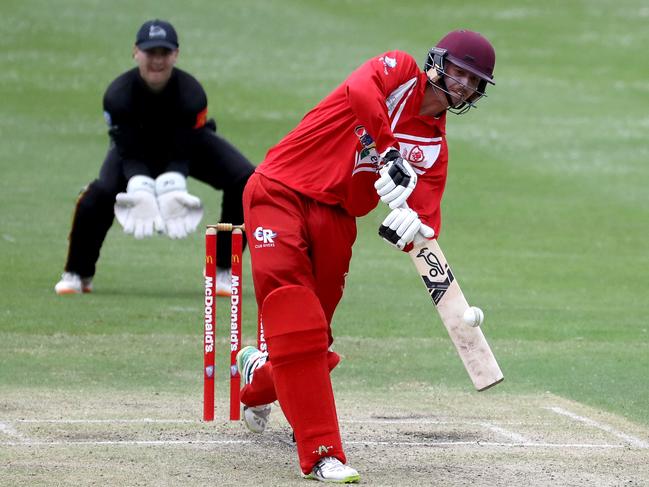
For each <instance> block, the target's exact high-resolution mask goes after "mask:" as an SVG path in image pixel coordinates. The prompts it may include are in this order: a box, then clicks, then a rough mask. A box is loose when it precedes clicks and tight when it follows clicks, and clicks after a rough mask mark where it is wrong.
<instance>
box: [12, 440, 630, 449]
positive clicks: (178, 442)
mask: <svg viewBox="0 0 649 487" xmlns="http://www.w3.org/2000/svg"><path fill="white" fill-rule="evenodd" d="M252 443H258V442H256V441H252V440H114V441H111V440H106V441H24V442H0V446H23V447H24V446H70V447H71V446H101V445H115V446H175V445H249V444H252ZM345 444H347V445H363V446H387V447H392V446H395V445H396V446H402V447H429V448H434V447H453V446H476V447H500V448H584V449H587V448H593V449H620V448H625V446H624V445H608V444H590V443H525V442H523V443H503V442H494V441H346V442H345Z"/></svg>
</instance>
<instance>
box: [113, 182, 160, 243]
mask: <svg viewBox="0 0 649 487" xmlns="http://www.w3.org/2000/svg"><path fill="white" fill-rule="evenodd" d="M115 217H116V218H117V221H118V222H119V223H120V224H121V225H122V227H124V233H128V234H129V235H133V236H134V237H135V238H137V239H141V238H144V237H150V236H152V235H153V233H154V232H159V231H162V230H163V229H164V222H163V221H162V217H161V216H160V210H159V209H158V202H157V201H156V198H155V181H153V178H150V177H149V176H142V175H137V176H133V177H132V178H131V179H129V180H128V184H127V185H126V193H118V194H117V196H116V197H115Z"/></svg>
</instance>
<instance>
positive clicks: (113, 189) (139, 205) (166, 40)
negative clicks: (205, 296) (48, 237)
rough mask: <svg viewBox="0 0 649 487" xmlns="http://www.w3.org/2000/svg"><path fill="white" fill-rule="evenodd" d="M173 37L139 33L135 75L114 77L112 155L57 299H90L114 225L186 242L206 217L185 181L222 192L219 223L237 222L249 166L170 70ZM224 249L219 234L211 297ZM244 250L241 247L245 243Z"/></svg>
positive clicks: (193, 90) (225, 290) (108, 115)
mask: <svg viewBox="0 0 649 487" xmlns="http://www.w3.org/2000/svg"><path fill="white" fill-rule="evenodd" d="M178 48H179V44H178V36H177V34H176V30H175V29H174V28H173V26H172V25H171V24H170V23H169V22H165V21H162V20H150V21H148V22H145V23H144V24H143V25H142V27H140V29H139V30H138V32H137V35H136V39H135V46H134V47H133V58H134V59H135V62H136V63H137V67H135V68H133V69H131V70H129V71H126V72H125V73H123V74H121V75H120V76H118V77H117V78H116V79H115V80H114V81H113V82H112V83H111V84H110V85H109V86H108V89H107V90H106V93H105V95H104V101H103V105H104V117H105V119H106V123H107V124H108V127H109V130H108V133H109V135H110V146H109V149H108V154H107V155H106V159H105V160H104V163H103V165H102V167H101V169H100V171H99V177H98V178H97V179H95V180H94V181H92V182H91V183H90V184H89V185H88V186H87V187H86V188H85V189H84V191H83V192H82V193H81V195H80V196H79V198H78V200H77V205H76V208H75V212H74V218H73V221H72V229H71V231H70V235H69V248H68V257H67V261H66V263H65V272H64V273H63V275H62V277H61V280H60V281H59V282H58V283H57V284H56V286H55V291H56V292H57V293H58V294H77V293H82V292H90V291H91V290H92V279H93V276H94V275H95V265H96V263H97V260H98V259H99V252H100V249H101V246H102V244H103V242H104V238H105V237H106V234H107V232H108V229H109V228H110V227H111V225H112V223H113V217H116V218H117V221H118V222H119V223H120V224H121V225H122V227H123V228H124V232H126V233H127V234H130V235H133V236H134V237H135V238H137V239H142V238H145V237H151V236H153V235H156V234H165V235H167V236H168V237H169V238H173V239H178V238H184V237H186V236H187V235H188V234H190V233H192V232H193V231H194V230H196V227H197V226H198V224H199V222H200V220H201V217H202V215H203V205H202V203H201V201H200V199H199V198H198V197H196V196H194V195H192V194H190V193H189V192H188V191H187V177H188V176H191V177H193V178H196V179H198V180H199V181H202V182H204V183H206V184H209V185H210V186H212V187H213V188H214V189H218V190H223V204H222V210H221V221H227V222H232V223H235V224H240V223H242V222H243V210H242V203H241V200H242V193H243V188H244V186H245V184H246V181H247V180H248V178H249V177H250V175H251V174H252V172H253V171H254V166H253V165H252V164H251V163H250V162H249V161H248V160H247V159H246V158H245V157H244V156H243V155H242V154H241V153H240V152H239V151H238V150H237V149H236V148H235V147H233V146H232V145H231V144H230V143H228V142H227V141H226V140H225V139H223V138H222V137H220V136H219V135H218V134H217V133H216V123H215V122H214V120H213V119H209V120H208V118H207V117H208V115H207V96H206V94H205V91H204V90H203V87H202V86H201V84H200V83H199V82H198V81H197V80H196V79H195V78H194V77H193V76H192V75H190V74H189V73H187V72H185V71H183V70H181V69H178V68H176V67H175V64H176V61H177V59H178V53H179V50H178ZM230 245H231V244H230V239H229V238H228V235H226V234H224V233H223V234H219V240H218V254H217V266H218V272H217V292H218V293H219V294H221V295H229V294H230V280H231V278H230V276H231V272H230V269H231V260H230ZM244 245H245V242H244Z"/></svg>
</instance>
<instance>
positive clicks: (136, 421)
mask: <svg viewBox="0 0 649 487" xmlns="http://www.w3.org/2000/svg"><path fill="white" fill-rule="evenodd" d="M7 422H14V423H37V424H39V423H60V424H76V423H78V424H95V423H107V424H112V423H134V424H139V423H159V424H173V423H182V424H186V423H202V421H199V420H193V419H151V418H141V419H14V420H11V421H7Z"/></svg>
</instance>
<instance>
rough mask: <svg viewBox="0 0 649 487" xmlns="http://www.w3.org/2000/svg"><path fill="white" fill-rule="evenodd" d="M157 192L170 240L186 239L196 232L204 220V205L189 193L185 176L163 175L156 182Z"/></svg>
mask: <svg viewBox="0 0 649 487" xmlns="http://www.w3.org/2000/svg"><path fill="white" fill-rule="evenodd" d="M155 192H156V195H157V197H158V206H160V214H161V215H162V218H163V220H164V223H165V232H166V234H167V235H168V236H169V238H185V237H186V236H187V235H189V234H190V233H192V232H193V231H194V230H196V227H198V224H199V223H200V221H201V218H203V205H202V203H201V200H200V199H199V198H198V197H196V196H194V195H191V194H189V193H188V192H187V181H186V179H185V176H183V175H182V174H180V173H179V172H174V171H170V172H165V173H162V174H161V175H160V176H158V177H157V178H156V180H155Z"/></svg>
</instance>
